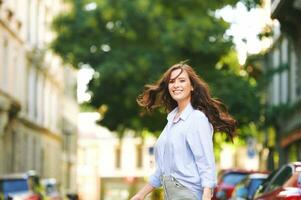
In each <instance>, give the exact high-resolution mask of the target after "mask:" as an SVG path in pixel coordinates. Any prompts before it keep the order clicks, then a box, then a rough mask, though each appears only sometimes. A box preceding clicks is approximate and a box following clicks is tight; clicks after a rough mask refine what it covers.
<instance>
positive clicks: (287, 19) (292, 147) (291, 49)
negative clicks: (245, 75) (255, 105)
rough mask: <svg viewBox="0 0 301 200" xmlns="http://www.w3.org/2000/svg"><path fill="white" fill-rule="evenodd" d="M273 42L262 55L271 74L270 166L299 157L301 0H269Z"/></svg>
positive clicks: (300, 145)
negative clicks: (275, 21)
mask: <svg viewBox="0 0 301 200" xmlns="http://www.w3.org/2000/svg"><path fill="white" fill-rule="evenodd" d="M271 17H272V18H273V19H276V20H277V21H278V23H276V26H275V27H274V36H273V37H274V43H273V46H272V48H271V49H270V51H269V52H268V53H267V55H266V62H265V66H266V70H267V71H268V72H269V73H270V74H271V76H270V81H269V86H268V90H267V94H268V95H267V102H268V107H269V108H271V107H274V108H276V109H274V111H275V112H274V113H273V115H274V118H273V119H274V121H273V123H274V127H275V131H268V134H267V144H268V146H269V147H270V156H269V160H270V162H269V163H270V166H269V168H273V167H274V166H273V163H276V165H281V164H284V163H286V162H289V161H296V160H301V26H300V20H301V0H290V1H285V0H272V1H271Z"/></svg>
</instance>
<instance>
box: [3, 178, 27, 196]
mask: <svg viewBox="0 0 301 200" xmlns="http://www.w3.org/2000/svg"><path fill="white" fill-rule="evenodd" d="M0 188H1V192H3V194H4V196H5V197H6V196H7V195H8V194H9V193H12V192H22V191H27V190H28V185H27V181H26V180H25V179H17V180H16V179H14V180H2V181H1V182H0Z"/></svg>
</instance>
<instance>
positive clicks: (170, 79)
mask: <svg viewBox="0 0 301 200" xmlns="http://www.w3.org/2000/svg"><path fill="white" fill-rule="evenodd" d="M178 69H180V70H181V71H180V73H179V74H178V75H177V76H176V77H174V78H171V77H169V81H174V80H176V79H177V78H178V77H179V76H180V75H181V74H182V73H183V71H184V70H183V69H182V68H178ZM174 70H176V69H174ZM174 70H173V71H174ZM171 72H172V71H171ZM170 75H171V73H170Z"/></svg>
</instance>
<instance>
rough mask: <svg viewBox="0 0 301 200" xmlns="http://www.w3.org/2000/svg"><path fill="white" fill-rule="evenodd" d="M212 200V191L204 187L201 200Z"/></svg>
mask: <svg viewBox="0 0 301 200" xmlns="http://www.w3.org/2000/svg"><path fill="white" fill-rule="evenodd" d="M211 198H212V189H211V188H209V187H205V188H204V189H203V197H202V200H211Z"/></svg>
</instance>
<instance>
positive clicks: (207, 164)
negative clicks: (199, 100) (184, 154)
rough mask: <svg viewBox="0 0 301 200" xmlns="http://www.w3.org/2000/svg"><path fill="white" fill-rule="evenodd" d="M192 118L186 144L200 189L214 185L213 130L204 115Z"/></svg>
mask: <svg viewBox="0 0 301 200" xmlns="http://www.w3.org/2000/svg"><path fill="white" fill-rule="evenodd" d="M195 114H196V115H195V116H194V117H195V119H194V128H193V129H192V131H190V132H189V133H188V134H187V142H188V144H189V147H190V149H191V151H192V154H193V156H194V159H195V162H196V165H197V167H198V172H199V175H200V178H201V182H202V187H210V188H213V187H215V185H216V182H217V181H216V179H217V178H216V167H215V158H214V152H213V140H212V137H213V128H212V126H211V124H210V123H209V121H208V118H207V117H206V116H205V115H204V113H202V112H200V111H198V112H197V113H195Z"/></svg>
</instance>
